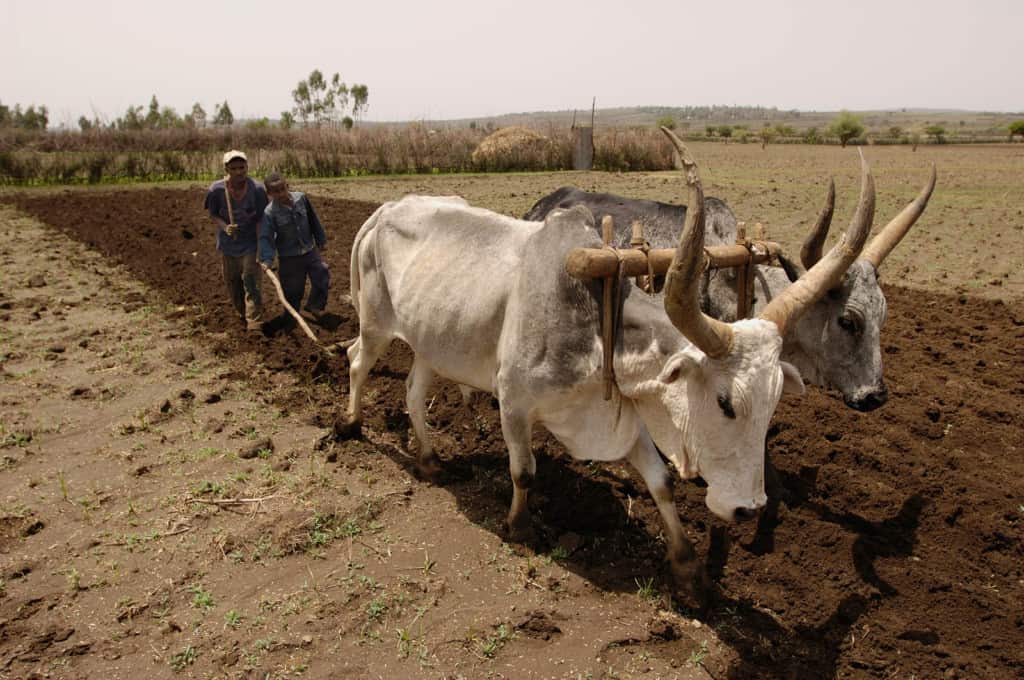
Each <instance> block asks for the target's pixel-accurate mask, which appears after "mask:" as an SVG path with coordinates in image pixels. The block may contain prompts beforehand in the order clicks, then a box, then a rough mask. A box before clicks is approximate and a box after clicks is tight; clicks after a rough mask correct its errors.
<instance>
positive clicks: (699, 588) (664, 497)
mask: <svg viewBox="0 0 1024 680" xmlns="http://www.w3.org/2000/svg"><path fill="white" fill-rule="evenodd" d="M627 460H629V462H630V464H632V466H633V467H634V468H636V471H637V472H639V473H640V476H641V477H643V478H644V483H646V484H647V490H648V491H649V492H650V494H651V497H652V498H654V502H655V504H657V506H658V512H659V513H660V514H661V519H662V521H663V522H664V523H665V533H666V535H667V536H668V563H669V567H670V568H671V570H672V578H673V579H674V580H675V582H676V585H677V586H678V587H679V588H683V589H686V590H687V591H688V592H689V593H690V594H691V595H693V596H694V597H695V599H696V600H697V602H699V603H700V606H702V607H703V606H704V605H705V604H706V602H707V595H706V594H707V592H708V586H709V580H708V575H707V571H706V570H705V568H704V565H703V564H702V563H701V562H699V561H698V560H697V553H696V552H695V551H694V549H693V544H692V543H691V542H690V541H689V539H687V538H686V535H685V534H684V533H683V525H682V523H681V522H680V521H679V513H678V512H677V511H676V504H675V499H674V498H673V496H672V477H671V476H670V472H669V469H668V468H667V467H665V463H663V462H662V460H661V456H659V455H658V451H657V449H656V448H655V447H654V442H652V441H651V438H650V436H649V435H648V434H647V432H645V431H641V433H640V437H639V438H638V439H637V442H636V444H635V445H634V446H633V449H632V450H631V451H630V452H629V455H628V457H627Z"/></svg>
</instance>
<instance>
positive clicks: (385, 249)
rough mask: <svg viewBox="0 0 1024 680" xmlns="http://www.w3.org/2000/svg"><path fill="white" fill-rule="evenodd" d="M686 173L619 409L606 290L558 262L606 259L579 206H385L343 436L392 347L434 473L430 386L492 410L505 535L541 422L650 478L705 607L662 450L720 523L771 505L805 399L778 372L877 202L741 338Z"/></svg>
mask: <svg viewBox="0 0 1024 680" xmlns="http://www.w3.org/2000/svg"><path fill="white" fill-rule="evenodd" d="M670 138H671V139H672V141H673V143H674V144H675V145H676V146H677V148H678V149H679V150H680V155H681V156H682V157H683V159H684V162H685V164H686V168H687V183H688V184H689V187H690V196H691V200H690V206H691V209H690V210H689V212H688V214H687V219H686V224H685V225H684V228H683V233H682V235H681V236H680V240H679V244H678V247H677V251H676V255H675V259H674V260H673V264H672V268H671V270H670V271H669V274H668V279H667V283H666V287H665V290H666V294H665V299H664V307H663V308H662V306H661V304H660V302H659V301H657V300H654V299H652V298H650V297H648V296H647V295H645V294H642V293H639V294H634V293H636V289H635V288H632V287H631V286H630V284H629V283H628V282H626V283H625V284H624V285H625V289H624V291H623V293H622V296H621V298H622V300H621V306H620V308H619V310H618V313H619V315H620V316H619V318H620V322H619V324H617V328H616V330H615V338H616V339H615V355H614V369H615V380H616V387H617V392H618V394H617V395H616V398H614V399H612V400H611V401H605V400H603V398H602V370H601V364H602V342H601V314H600V300H601V293H600V284H599V283H594V282H583V281H579V280H576V279H573V278H570V277H569V276H568V275H567V274H566V273H565V268H564V262H565V256H566V254H567V253H568V251H569V250H571V249H572V248H576V247H600V241H599V240H598V239H597V237H596V235H595V230H594V225H593V217H592V215H591V213H590V211H589V210H587V209H586V208H584V207H576V208H571V209H568V210H558V211H554V212H552V213H551V214H550V215H549V216H548V217H547V219H546V220H545V221H544V222H527V221H521V220H516V219H513V218H509V217H506V216H503V215H499V214H495V213H492V212H490V211H487V210H483V209H479V208H473V207H470V206H469V205H468V204H467V203H466V202H465V201H463V200H462V199H460V198H454V197H448V198H439V197H425V196H407V197H405V198H403V199H402V200H400V201H397V202H392V203H387V204H385V205H383V206H381V207H380V208H379V209H378V210H377V211H376V212H375V213H374V214H373V215H372V216H371V217H370V218H369V219H368V220H367V221H366V223H365V224H364V225H363V226H362V228H361V229H360V231H359V233H358V235H357V236H356V239H355V243H354V245H353V250H352V263H351V267H352V269H351V285H352V300H353V303H354V305H355V306H356V309H357V310H358V314H359V322H360V323H359V337H358V339H357V340H356V341H355V342H354V343H353V344H352V345H351V346H350V347H349V350H348V356H349V361H350V380H351V385H350V397H349V412H348V417H349V422H350V423H352V424H356V423H358V422H359V418H360V401H361V396H362V393H363V387H364V383H365V381H366V379H367V376H368V374H369V371H370V369H371V368H372V366H373V365H374V363H375V362H376V361H377V359H378V358H379V357H380V355H381V354H382V353H383V352H384V351H385V350H386V349H387V347H388V346H389V345H390V343H391V342H392V340H394V339H396V338H397V339H400V340H403V341H404V342H406V343H407V344H408V345H409V346H410V347H411V348H412V351H413V354H414V360H413V365H412V368H411V370H410V372H409V376H408V379H407V382H406V387H407V407H408V411H409V416H410V418H411V420H412V424H413V427H414V430H415V433H416V437H417V439H418V441H419V447H420V452H419V467H420V469H421V470H422V471H423V472H424V473H425V474H428V475H429V474H432V473H434V472H436V471H437V469H438V461H437V458H436V454H434V452H433V450H432V448H431V444H430V441H429V439H428V438H427V431H426V422H425V397H426V395H427V393H428V390H429V388H430V383H431V381H432V379H433V377H434V376H435V375H440V376H442V377H444V378H448V379H450V380H453V381H455V382H458V383H462V384H464V385H468V386H471V387H474V388H476V389H480V390H485V391H487V392H490V393H492V394H494V395H495V396H496V397H497V400H498V404H499V409H500V416H501V427H502V434H503V435H504V439H505V443H506V445H507V446H508V450H509V466H510V469H511V475H512V481H513V487H514V488H513V497H512V504H511V508H510V510H509V514H508V527H509V531H510V534H511V536H512V538H513V539H517V538H521V537H522V536H523V534H524V533H525V532H527V531H528V530H529V526H530V519H529V512H528V510H527V491H528V489H529V487H530V485H531V481H532V479H533V476H534V474H535V471H536V463H535V460H534V457H533V454H532V453H531V451H530V433H531V428H532V427H533V426H534V425H535V424H540V425H543V426H544V427H546V428H547V429H548V430H549V431H551V433H552V434H553V435H554V436H555V437H556V438H557V439H558V440H559V441H560V442H562V443H563V444H564V445H565V447H566V448H567V449H568V451H569V453H570V454H571V455H572V456H573V457H575V458H579V459H584V460H607V461H610V460H619V459H622V458H626V459H627V460H629V462H630V463H631V464H632V465H633V466H634V467H635V468H636V469H637V471H638V472H639V473H640V475H641V476H642V477H643V478H644V481H645V483H646V484H647V486H648V489H649V491H650V493H651V495H652V496H653V498H654V500H655V502H656V503H657V507H658V510H659V512H660V514H661V517H662V519H663V521H664V523H665V526H666V533H667V535H668V559H669V562H670V565H671V567H672V571H673V575H674V576H675V577H676V579H677V582H679V584H680V585H683V586H687V585H688V586H690V587H691V588H693V590H694V592H695V594H697V595H698V596H699V595H700V593H701V591H702V586H703V584H704V578H705V577H704V574H703V570H702V569H701V567H700V566H699V563H698V562H697V560H695V559H694V552H693V547H692V545H691V544H690V543H689V541H688V540H687V539H686V538H685V536H684V534H683V529H682V525H681V523H680V521H679V517H678V515H677V512H676V509H675V505H674V502H673V498H672V492H671V479H672V478H671V476H670V475H669V474H668V471H667V469H666V467H665V465H664V464H663V462H662V460H661V458H660V457H659V455H658V451H657V449H656V448H655V445H657V447H658V448H660V449H661V451H662V452H663V453H664V454H665V456H666V457H667V458H668V459H669V460H670V461H671V462H672V464H673V465H674V466H675V468H676V470H677V471H678V472H679V474H680V475H682V476H683V477H686V478H691V477H695V476H701V477H703V478H704V480H705V481H706V482H707V485H708V487H707V497H706V503H707V506H708V508H709V509H710V510H711V511H712V512H713V513H714V514H716V515H717V516H719V517H721V518H722V519H724V520H727V521H735V520H738V519H747V518H750V517H753V516H754V515H755V514H756V513H757V511H758V510H759V509H760V508H761V507H762V506H763V505H764V504H765V501H766V497H765V492H764V441H765V433H766V432H767V429H768V423H769V420H770V419H771V416H772V414H773V413H774V411H775V407H776V405H777V404H778V401H779V398H780V396H781V394H782V392H783V390H784V389H788V390H794V391H797V392H802V391H803V383H802V381H801V379H800V375H799V373H798V372H797V370H796V369H795V368H793V367H792V366H791V365H789V364H787V363H785V362H783V361H781V360H780V358H779V357H780V352H781V348H782V335H783V333H784V331H785V328H786V326H787V324H790V323H792V322H793V321H795V319H796V318H798V317H799V315H800V313H801V312H802V311H803V310H804V309H806V308H807V307H808V305H810V304H812V303H813V301H814V300H815V299H817V298H818V297H819V296H821V295H823V294H824V293H825V291H827V290H828V289H829V288H831V287H832V286H833V285H835V283H836V282H837V281H838V280H839V279H840V278H841V277H842V275H843V273H844V271H845V270H846V268H847V267H848V266H849V264H850V263H851V262H852V261H853V259H854V258H855V257H856V255H857V253H858V252H859V251H860V249H861V247H862V246H863V243H864V240H865V237H866V235H867V231H868V228H869V226H870V224H871V220H872V215H873V212H874V187H873V183H872V180H871V177H870V173H869V172H868V170H867V165H866V164H864V166H863V185H862V195H861V202H860V205H859V207H858V210H857V214H856V215H855V216H854V220H853V221H852V222H851V226H850V229H849V232H848V234H847V237H846V238H844V239H842V240H840V242H839V243H838V244H837V245H836V247H835V248H833V249H832V251H830V252H829V253H828V254H827V255H826V256H825V257H823V258H822V259H821V261H820V262H819V263H818V265H817V266H815V267H813V268H812V269H811V270H810V271H809V272H807V274H806V275H805V276H803V277H801V279H800V281H799V282H798V283H796V284H794V285H793V286H791V287H790V288H789V289H788V290H787V291H786V293H785V294H783V295H780V296H778V297H777V298H776V299H775V300H774V301H773V303H772V304H771V305H769V306H768V307H766V308H765V309H764V310H763V311H762V313H761V315H760V316H759V317H758V318H756V319H749V320H743V321H738V322H735V323H732V324H727V323H724V322H720V321H717V320H715V319H712V318H711V317H708V316H706V315H705V314H703V313H702V312H701V311H700V307H699V299H698V288H699V286H698V281H699V279H700V272H701V268H702V266H703V242H704V225H703V202H702V201H703V195H702V190H701V188H700V181H699V179H698V178H697V174H696V168H695V166H694V165H693V163H692V161H691V160H690V159H689V157H688V154H687V152H686V150H685V148H684V147H683V146H682V143H681V142H680V141H679V140H678V138H676V137H675V136H674V135H670Z"/></svg>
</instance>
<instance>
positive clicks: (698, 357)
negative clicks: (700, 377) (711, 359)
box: [658, 350, 707, 385]
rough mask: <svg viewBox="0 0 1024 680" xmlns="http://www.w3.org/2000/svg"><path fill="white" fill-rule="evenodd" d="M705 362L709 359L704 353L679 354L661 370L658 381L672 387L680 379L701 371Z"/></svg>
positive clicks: (671, 358) (686, 351)
mask: <svg viewBox="0 0 1024 680" xmlns="http://www.w3.org/2000/svg"><path fill="white" fill-rule="evenodd" d="M705 361H707V359H706V358H705V356H704V354H703V353H700V354H696V353H692V352H690V351H688V350H683V351H682V352H677V353H676V354H674V355H672V356H671V357H669V359H668V361H666V362H665V367H664V368H663V369H661V374H660V375H659V376H658V381H659V382H662V383H664V384H666V385H671V384H672V383H674V382H675V381H676V380H679V378H681V377H683V376H686V375H690V374H691V373H693V372H695V371H699V370H700V368H701V366H703V365H704V362H705Z"/></svg>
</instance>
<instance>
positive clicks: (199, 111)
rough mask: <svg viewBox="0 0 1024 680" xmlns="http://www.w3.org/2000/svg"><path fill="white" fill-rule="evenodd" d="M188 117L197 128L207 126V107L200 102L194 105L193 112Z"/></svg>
mask: <svg viewBox="0 0 1024 680" xmlns="http://www.w3.org/2000/svg"><path fill="white" fill-rule="evenodd" d="M188 119H189V120H190V121H191V124H192V125H193V126H194V127H197V128H204V127H206V109H204V108H203V105H202V104H200V103H199V102H196V103H195V104H193V105H192V113H190V114H189V116H188Z"/></svg>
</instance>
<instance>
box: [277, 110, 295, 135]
mask: <svg viewBox="0 0 1024 680" xmlns="http://www.w3.org/2000/svg"><path fill="white" fill-rule="evenodd" d="M278 125H280V126H281V129H282V130H291V129H292V126H293V125H295V116H293V115H292V112H291V111H282V112H281V122H280V123H278Z"/></svg>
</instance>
